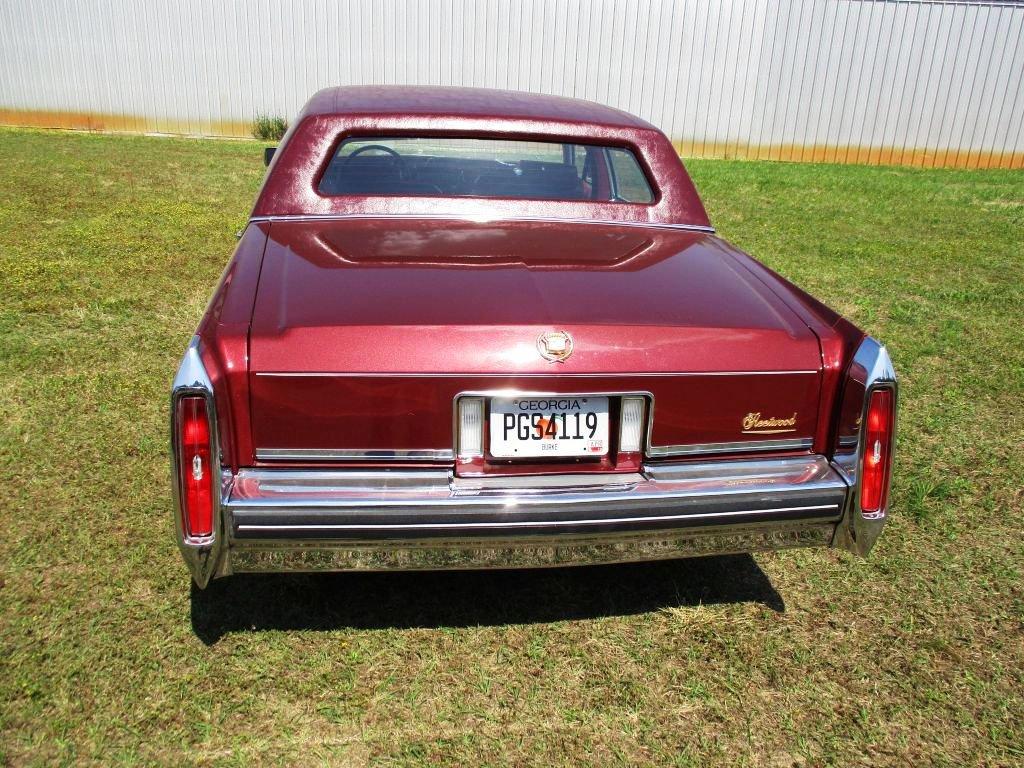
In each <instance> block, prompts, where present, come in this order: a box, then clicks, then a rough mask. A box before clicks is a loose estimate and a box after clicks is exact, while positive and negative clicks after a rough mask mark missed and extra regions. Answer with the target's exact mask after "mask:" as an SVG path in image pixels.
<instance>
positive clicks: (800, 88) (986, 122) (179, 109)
mask: <svg viewBox="0 0 1024 768" xmlns="http://www.w3.org/2000/svg"><path fill="white" fill-rule="evenodd" d="M1022 37H1024V3H1021V2H979V1H975V2H918V1H916V0H775V1H770V0H676V1H675V2H673V1H672V0H519V1H516V0H350V1H348V2H344V1H341V0H339V1H337V2H331V1H329V0H274V1H271V0H230V1H221V2H212V1H211V2H207V1H206V0H37V1H35V2H31V1H30V0H4V2H2V3H0V123H8V124H17V125H45V126H60V127H74V128H87V129H95V130H129V131H153V132H167V133H186V134H203V135H228V136H243V135H247V134H248V133H249V126H250V123H251V121H252V119H253V118H254V117H255V116H256V115H257V114H266V115H282V116H286V117H291V116H293V115H294V114H295V113H296V111H297V110H298V109H299V107H300V106H301V104H302V103H303V101H305V99H306V98H307V97H308V96H309V95H310V94H311V93H313V92H314V91H315V90H317V89H318V88H321V87H323V86H325V85H334V84H349V83H411V84H443V85H449V84H451V85H477V86H490V87H498V88H512V89H521V90H530V91H543V92H547V93H558V94H564V95H568V96H578V97H583V98H587V99H593V100H595V101H600V102H604V103H607V104H611V105H614V106H617V107H621V108H623V109H626V110H629V111H630V112H634V113H636V114H639V115H641V116H643V117H645V118H647V119H648V120H650V121H651V122H653V123H655V124H656V125H658V126H660V127H661V128H663V129H664V130H665V132H666V133H668V134H669V136H671V137H672V139H673V140H674V141H675V142H676V143H677V144H678V146H679V148H680V150H681V152H682V153H683V154H684V155H690V156H694V155H696V156H719V157H721V156H727V157H752V158H781V159H802V160H830V161H831V160H838V161H841V162H845V161H849V162H871V163H878V162H881V163H904V164H913V165H958V166H969V167H975V166H1002V167H1024V132H1022V130H1021V126H1022V125H1024V79H1022V73H1024V42H1022V40H1021V38H1022Z"/></svg>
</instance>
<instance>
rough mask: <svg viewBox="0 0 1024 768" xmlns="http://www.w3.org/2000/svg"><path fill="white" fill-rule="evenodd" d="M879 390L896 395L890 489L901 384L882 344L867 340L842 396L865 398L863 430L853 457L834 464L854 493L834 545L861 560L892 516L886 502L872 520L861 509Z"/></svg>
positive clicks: (840, 456)
mask: <svg viewBox="0 0 1024 768" xmlns="http://www.w3.org/2000/svg"><path fill="white" fill-rule="evenodd" d="M876 389H891V390H892V393H893V432H894V434H893V449H892V450H891V451H890V452H889V466H888V467H887V470H888V472H889V478H890V488H891V483H892V460H893V456H894V455H895V453H896V451H895V448H896V444H895V441H896V436H895V429H896V426H895V423H896V415H897V414H898V409H899V384H898V382H897V380H896V369H895V368H894V367H893V364H892V359H891V358H890V357H889V353H888V351H886V349H885V347H884V346H883V345H882V344H881V343H880V342H878V341H877V340H876V339H873V338H872V337H870V336H868V337H866V338H865V339H864V341H862V342H861V345H860V346H859V347H858V348H857V352H856V353H855V354H854V356H853V361H852V363H851V364H850V370H849V373H848V374H847V381H846V384H845V391H844V393H843V399H844V400H845V399H846V398H849V397H860V398H862V402H861V404H860V424H861V428H860V432H859V433H858V436H857V449H856V451H854V452H852V453H845V454H844V453H840V452H838V451H837V453H836V458H835V460H834V461H833V466H834V467H835V469H836V471H837V472H839V474H840V475H841V476H842V477H843V479H844V480H846V482H847V483H849V484H850V486H851V487H852V492H851V493H850V494H849V495H848V496H847V499H846V508H845V509H844V511H843V520H842V522H841V523H840V524H839V525H838V526H837V527H836V536H835V540H834V541H833V542H832V545H833V546H835V547H841V548H843V549H846V550H849V551H850V552H853V553H854V554H857V555H860V556H861V557H866V556H867V555H868V553H869V552H870V551H871V548H872V547H873V546H874V545H875V542H876V541H877V540H878V537H879V535H880V534H881V533H882V529H883V528H884V527H885V521H886V518H887V517H888V515H889V500H887V501H886V507H885V508H884V509H882V510H881V511H880V512H879V513H876V514H873V515H870V516H867V515H864V514H862V513H861V509H860V493H861V482H860V481H861V478H860V467H861V466H862V462H863V460H864V451H865V449H866V448H865V445H864V425H865V424H866V421H867V410H868V404H869V403H870V402H871V393H872V392H874V391H875V390H876ZM840 407H842V405H840ZM841 447H843V446H841ZM845 447H848V446H845ZM890 498H891V496H890Z"/></svg>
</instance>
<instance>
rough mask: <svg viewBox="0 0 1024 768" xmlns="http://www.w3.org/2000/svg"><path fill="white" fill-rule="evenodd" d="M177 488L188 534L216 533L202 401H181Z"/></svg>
mask: <svg viewBox="0 0 1024 768" xmlns="http://www.w3.org/2000/svg"><path fill="white" fill-rule="evenodd" d="M175 417H176V421H177V427H178V485H179V487H180V488H181V511H182V517H183V519H182V522H183V523H184V526H185V533H187V534H188V535H189V536H209V535H211V534H212V533H213V488H214V485H213V470H212V468H211V466H210V418H209V415H208V414H207V412H206V399H205V398H203V397H183V398H181V399H180V400H178V410H177V413H176V414H175Z"/></svg>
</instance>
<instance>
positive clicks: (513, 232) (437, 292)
mask: <svg viewBox="0 0 1024 768" xmlns="http://www.w3.org/2000/svg"><path fill="white" fill-rule="evenodd" d="M267 161H268V163H269V169H268V171H267V175H266V179H265V181H264V183H263V187H262V189H261V191H260V193H259V196H258V198H257V200H256V204H255V207H254V208H253V211H252V214H251V217H250V218H249V221H248V224H247V226H246V227H245V229H244V231H243V233H242V234H241V235H240V240H239V243H238V246H237V249H236V250H235V253H234V255H233V256H232V258H231V260H230V262H229V263H228V265H227V267H226V269H225V271H224V274H223V277H222V279H221V282H220V285H219V286H218V287H217V289H216V291H215V292H214V294H213V297H212V299H211V301H210V303H209V306H208V308H207V309H206V312H205V315H204V316H203V318H202V320H201V321H200V323H199V327H198V330H197V331H196V333H195V336H194V337H193V338H192V341H191V344H189V346H188V348H187V351H186V353H185V356H184V359H183V360H182V363H181V367H180V368H179V370H178V373H177V376H176V378H175V379H174V383H173V388H172V392H171V408H170V413H171V419H170V421H171V457H172V487H173V495H174V507H175V509H174V526H175V534H176V539H177V543H178V545H179V547H180V549H181V551H182V553H183V554H184V557H185V561H186V563H187V565H188V567H189V569H190V571H191V574H192V577H193V579H194V580H195V582H196V584H198V585H199V586H200V587H204V586H206V584H207V583H208V582H209V580H210V579H211V578H216V577H221V576H227V575H230V574H232V573H241V572H257V571H289V570H332V571H333V570H340V571H344V570H360V569H370V570H386V569H443V568H462V569H471V568H516V567H538V566H562V565H574V564H585V563H614V562H625V561H634V560H649V559H659V558H678V557H687V556H695V555H705V554H712V553H724V552H749V551H755V550H764V549H780V548H785V547H801V546H832V547H839V548H844V549H847V550H850V551H852V552H854V553H857V554H859V555H866V554H867V553H868V551H869V550H870V549H871V547H872V545H873V544H874V543H875V540H876V538H877V537H878V535H879V533H880V531H881V529H882V526H883V525H884V524H885V520H886V515H887V512H888V489H889V480H890V471H891V463H892V453H893V432H894V424H895V413H896V395H897V391H896V376H895V373H894V371H893V366H892V364H891V362H890V359H889V355H888V354H887V353H886V350H885V348H884V347H883V346H882V345H880V344H879V343H878V342H877V341H875V340H874V339H873V338H871V337H868V336H866V335H865V334H864V333H863V332H862V331H860V330H859V329H858V328H856V327H855V326H854V325H853V324H851V323H850V322H848V321H847V320H845V319H843V318H842V317H840V316H839V315H838V314H837V313H835V312H834V311H832V310H831V309H829V308H827V307H826V306H824V305H823V304H821V303H820V302H819V301H817V300H816V299H814V298H813V297H811V296H809V295H808V294H807V293H805V292H804V291H802V290H801V289H799V288H798V287H796V286H795V285H793V284H791V283H790V282H788V281H787V280H786V279H784V278H783V277H781V276H779V275H778V274H776V273H775V272H773V271H772V270H770V269H768V268H767V267H765V266H764V265H763V264H761V263H760V262H758V261H756V260H755V259H753V258H752V257H750V256H748V255H747V254H745V253H743V252H742V251H740V250H739V249H738V248H736V247H735V246H733V245H730V244H729V243H728V242H726V241H725V240H723V239H722V238H720V237H718V236H717V235H716V234H715V230H714V229H713V227H712V226H711V223H710V222H709V220H708V216H707V214H706V213H705V210H704V206H703V204H702V203H701V200H700V198H699V197H698V194H697V192H696V190H695V188H694V185H693V183H692V182H691V180H690V177H689V176H688V174H687V172H686V170H685V168H684V166H683V164H682V163H681V162H680V160H679V157H678V156H677V154H676V152H675V151H674V149H673V146H672V144H671V143H670V142H669V140H668V139H667V138H666V136H665V135H664V134H663V133H662V132H660V131H659V130H658V129H657V128H655V127H654V126H652V125H650V124H649V123H647V122H645V121H643V120H640V119H639V118H636V117H634V116H632V115H630V114H627V113H625V112H622V111H620V110H617V109H611V108H608V107H604V106H601V105H598V104H594V103H591V102H587V101H579V100H574V99H565V98H557V97H552V96H541V95H534V94H526V93H514V92H506V91H491V90H480V89H462V88H406V87H350V88H332V89H327V90H324V91H320V92H319V93H317V94H316V95H314V96H313V98H312V99H311V100H310V101H309V103H308V104H307V105H306V107H305V108H304V110H303V111H302V113H301V114H300V115H299V117H298V119H297V120H295V121H294V123H293V125H292V127H291V129H290V130H289V132H288V134H287V135H286V136H285V137H284V138H283V140H282V141H281V143H280V146H279V147H278V148H277V149H276V150H269V151H268V152H267Z"/></svg>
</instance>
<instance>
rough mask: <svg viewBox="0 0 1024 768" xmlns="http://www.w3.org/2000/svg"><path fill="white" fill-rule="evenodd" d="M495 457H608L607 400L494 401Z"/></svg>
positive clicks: (492, 427) (518, 398) (538, 399)
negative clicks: (606, 455)
mask: <svg viewBox="0 0 1024 768" xmlns="http://www.w3.org/2000/svg"><path fill="white" fill-rule="evenodd" d="M490 434H491V455H492V456H494V457H495V458H500V459H516V458H540V457H545V456H552V457H556V456H574V457H575V456H604V455H605V454H607V453H608V398H607V397H589V396H588V397H573V396H571V395H557V396H556V395H552V396H550V397H544V396H541V397H507V398H506V397H494V398H491V416H490Z"/></svg>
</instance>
